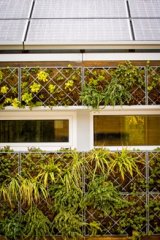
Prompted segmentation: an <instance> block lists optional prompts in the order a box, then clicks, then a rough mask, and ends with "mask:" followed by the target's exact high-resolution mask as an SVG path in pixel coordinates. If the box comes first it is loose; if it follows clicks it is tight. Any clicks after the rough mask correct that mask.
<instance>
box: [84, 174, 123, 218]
mask: <svg viewBox="0 0 160 240" xmlns="http://www.w3.org/2000/svg"><path fill="white" fill-rule="evenodd" d="M85 202H86V205H87V206H93V207H94V209H97V210H100V211H102V212H103V214H104V216H107V215H110V214H111V213H112V214H113V213H115V212H116V211H117V209H119V208H120V207H121V206H122V205H125V204H126V203H127V201H124V200H123V199H122V197H121V196H120V193H119V192H118V191H117V189H116V188H115V187H114V186H113V183H112V182H111V181H108V180H107V178H106V177H105V176H104V175H97V176H95V178H94V180H91V181H90V182H89V184H88V191H87V194H86V196H85Z"/></svg>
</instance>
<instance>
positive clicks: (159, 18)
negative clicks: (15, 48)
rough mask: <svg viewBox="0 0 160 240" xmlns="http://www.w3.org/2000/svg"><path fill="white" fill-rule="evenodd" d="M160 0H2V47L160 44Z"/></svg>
mask: <svg viewBox="0 0 160 240" xmlns="http://www.w3.org/2000/svg"><path fill="white" fill-rule="evenodd" d="M159 26H160V0H78V1H75V0H67V1H66V0H0V44H1V43H4V42H5V43H13V42H19V43H21V44H23V45H25V44H29V43H33V44H36V43H37V44H40V43H46V44H47V43H53V44H54V43H64V44H65V43H69V44H73V43H74V42H75V43H77V42H78V43H81V42H88V43H96V42H102V43H103V42H107V41H160V27H159Z"/></svg>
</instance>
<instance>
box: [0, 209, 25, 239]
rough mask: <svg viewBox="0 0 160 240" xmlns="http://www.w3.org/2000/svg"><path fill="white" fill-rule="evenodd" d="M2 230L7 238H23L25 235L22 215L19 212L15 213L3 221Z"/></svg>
mask: <svg viewBox="0 0 160 240" xmlns="http://www.w3.org/2000/svg"><path fill="white" fill-rule="evenodd" d="M1 231H2V234H3V235H4V236H5V237H6V238H7V239H11V240H13V239H17V238H21V236H22V235H23V224H22V219H21V216H20V215H19V214H17V213H14V214H12V215H11V216H10V217H9V218H5V219H4V220H3V221H2V223H1Z"/></svg>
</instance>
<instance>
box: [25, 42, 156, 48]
mask: <svg viewBox="0 0 160 240" xmlns="http://www.w3.org/2000/svg"><path fill="white" fill-rule="evenodd" d="M24 49H25V50H35V49H39V50H40V49H41V50H42V49H160V41H132V40H129V41H93V42H89V41H73V42H72V41H63V42H62V41H59V42H54V41H53V42H50V41H47V42H46V41H40V42H25V43H24Z"/></svg>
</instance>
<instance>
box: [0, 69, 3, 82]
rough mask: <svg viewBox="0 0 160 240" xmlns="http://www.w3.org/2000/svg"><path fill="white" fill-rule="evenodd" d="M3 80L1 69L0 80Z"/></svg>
mask: <svg viewBox="0 0 160 240" xmlns="http://www.w3.org/2000/svg"><path fill="white" fill-rule="evenodd" d="M2 80H3V72H2V71H1V70H0V82H2Z"/></svg>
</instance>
